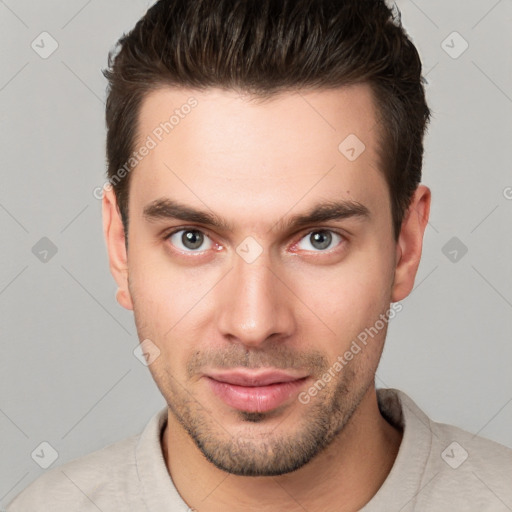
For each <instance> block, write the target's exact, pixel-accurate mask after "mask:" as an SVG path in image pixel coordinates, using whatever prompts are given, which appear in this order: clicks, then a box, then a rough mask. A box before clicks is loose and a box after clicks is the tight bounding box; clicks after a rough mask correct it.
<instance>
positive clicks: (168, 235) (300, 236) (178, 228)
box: [163, 226, 348, 254]
mask: <svg viewBox="0 0 512 512" xmlns="http://www.w3.org/2000/svg"><path fill="white" fill-rule="evenodd" d="M188 230H190V231H198V232H200V233H202V234H203V235H204V236H205V237H207V238H209V239H210V241H211V242H212V243H213V244H214V245H217V246H218V247H221V244H219V243H218V242H215V241H214V240H213V238H212V237H211V236H210V235H209V234H208V233H207V231H206V230H205V229H204V228H201V227H199V226H175V227H173V228H170V229H169V230H167V231H165V232H164V234H163V239H164V240H169V239H170V238H171V236H172V235H175V234H176V233H179V232H180V231H188ZM321 231H328V232H330V233H334V234H335V235H338V236H339V237H341V238H342V241H341V242H340V243H339V244H338V245H337V246H335V247H334V248H333V249H329V250H326V251H308V252H315V253H319V254H321V253H326V254H327V253H331V252H333V251H335V250H336V248H337V247H338V246H340V245H341V244H342V243H344V242H347V241H348V236H347V234H346V233H343V232H340V231H339V230H337V229H334V228H329V227H314V228H307V230H303V231H301V232H300V233H299V234H298V235H295V236H293V239H294V240H295V241H294V242H292V247H293V248H294V247H295V246H296V245H297V244H298V243H299V242H300V241H301V240H303V239H304V238H305V237H306V236H308V235H311V234H312V233H317V232H321ZM176 250H179V251H180V249H178V248H176ZM207 250H209V249H205V250H203V251H191V250H189V251H180V252H187V253H191V254H192V253H194V254H201V253H202V252H206V251H207Z"/></svg>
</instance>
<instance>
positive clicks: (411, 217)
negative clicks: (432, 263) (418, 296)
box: [391, 185, 431, 302]
mask: <svg viewBox="0 0 512 512" xmlns="http://www.w3.org/2000/svg"><path fill="white" fill-rule="evenodd" d="M430 199H431V194H430V189H429V188H428V187H425V186H424V185H420V186H419V187H418V188H417V189H416V192H415V193H414V195H413V197H412V200H411V204H410V206H409V208H408V210H407V212H406V214H405V216H404V220H403V222H402V227H401V229H400V235H399V237H398V241H397V245H396V267H395V280H394V283H393V292H392V298H391V301H392V302H398V301H400V300H402V299H405V297H407V295H409V293H411V290H412V289H413V286H414V279H415V277H416V272H417V271H418V266H419V264H420V258H421V249H422V247H423V234H424V233H425V228H426V226H427V222H428V217H429V214H430Z"/></svg>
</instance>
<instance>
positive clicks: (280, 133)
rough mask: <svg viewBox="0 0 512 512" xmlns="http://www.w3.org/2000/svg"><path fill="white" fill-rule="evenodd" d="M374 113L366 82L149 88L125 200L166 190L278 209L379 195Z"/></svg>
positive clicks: (382, 188) (198, 201)
mask: <svg viewBox="0 0 512 512" xmlns="http://www.w3.org/2000/svg"><path fill="white" fill-rule="evenodd" d="M376 119H377V117H376V112H375V107H374V101H373V95H372V91H371V89H370V87H369V86H368V85H366V84H359V85H356V86H350V87H344V88H339V89H332V90H318V91H295V92H286V93H279V94H278V95H276V96H273V97H271V98H268V99H265V100H260V99H256V98H254V97H250V96H247V95H246V96H241V95H240V94H238V93H237V92H235V91H225V90H219V89H209V90H206V91H197V90H192V89H175V88H163V89H161V90H158V91H154V92H152V93H150V94H149V95H148V96H147V97H146V98H145V100H144V102H143V104H142V106H141V110H140V115H139V124H138V137H137V139H138V140H137V142H136V145H135V146H136V149H137V148H140V147H141V146H144V145H148V146H151V150H150V151H149V152H148V154H147V155H146V156H145V157H144V158H143V159H142V160H141V161H140V163H138V164H137V166H136V169H135V170H134V171H132V178H131V179H132V181H131V186H130V204H131V205H132V200H133V202H134V203H135V204H134V205H133V206H134V207H135V208H138V209H139V210H140V209H141V208H142V207H143V206H144V204H147V203H148V202H150V201H152V200H155V199H157V198H159V197H165V196H167V197H173V198H175V199H179V200H180V201H181V202H186V203H188V204H191V205H196V206H202V207H203V208H204V206H205V205H206V206H207V207H208V208H211V209H212V210H215V207H216V206H220V205H222V207H223V209H224V210H228V209H229V207H230V206H231V207H232V210H233V211H232V213H233V214H236V213H238V214H240V213H243V212H244V210H246V209H248V208H251V209H252V210H254V211H260V212H261V211H266V212H269V213H270V212H271V211H272V209H273V208H274V207H275V205H280V209H281V211H280V212H279V213H280V214H281V215H282V214H283V210H287V208H292V207H293V205H294V204H297V203H298V202H301V203H302V206H303V207H304V208H307V206H308V202H309V203H311V204H312V203H313V202H315V201H317V200H318V198H322V199H325V200H329V199H340V198H346V199H352V200H356V201H359V202H361V203H363V204H364V203H376V202H377V203H378V202H379V201H380V202H382V201H383V196H385V197H387V192H386V184H385V180H384V177H383V175H382V173H381V171H380V170H379V165H378V156H377V144H378V136H379V127H378V125H377V123H376ZM150 141H151V142H150ZM130 211H133V210H132V207H131V206H130Z"/></svg>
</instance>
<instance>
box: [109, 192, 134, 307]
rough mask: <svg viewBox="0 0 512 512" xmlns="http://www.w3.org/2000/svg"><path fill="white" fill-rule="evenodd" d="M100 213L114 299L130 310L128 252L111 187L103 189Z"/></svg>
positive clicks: (131, 304)
mask: <svg viewBox="0 0 512 512" xmlns="http://www.w3.org/2000/svg"><path fill="white" fill-rule="evenodd" d="M102 214H103V234H104V236H105V242H106V245H107V252H108V259H109V266H110V272H111V274H112V276H113V277H114V279H115V281H116V283H117V285H118V287H119V289H118V290H117V293H116V300H117V302H119V304H120V305H121V306H123V307H124V308H126V309H129V310H132V309H133V303H132V299H131V295H130V290H129V287H128V254H127V252H126V244H125V233H124V227H123V223H122V219H121V215H120V213H119V209H118V207H117V199H116V196H115V193H114V191H113V189H112V187H109V188H108V189H106V190H104V193H103V200H102Z"/></svg>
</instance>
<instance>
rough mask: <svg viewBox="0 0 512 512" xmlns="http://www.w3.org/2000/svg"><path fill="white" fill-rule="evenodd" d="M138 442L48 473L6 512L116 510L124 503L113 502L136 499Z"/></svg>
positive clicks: (124, 442) (133, 440) (115, 446)
mask: <svg viewBox="0 0 512 512" xmlns="http://www.w3.org/2000/svg"><path fill="white" fill-rule="evenodd" d="M138 439H139V435H136V436H132V437H129V438H127V439H124V440H122V441H118V442H116V443H113V444H110V445H108V446H106V447H104V448H101V449H99V450H96V451H94V452H92V453H89V454H87V455H84V456H83V457H79V458H76V459H74V460H71V461H69V462H67V463H65V464H62V465H61V466H58V467H55V468H52V469H50V470H48V471H46V472H45V473H44V474H43V475H41V476H40V477H39V478H37V479H36V480H35V481H34V482H32V483H31V484H30V485H29V486H28V487H27V488H26V489H24V490H23V491H22V492H21V493H20V494H19V495H18V496H17V497H16V498H15V499H14V500H13V501H12V502H11V503H10V504H9V505H8V506H7V512H22V511H23V512H27V511H31V512H32V511H34V512H35V511H37V512H46V511H48V512H50V511H51V512H61V511H62V512H64V511H65V512H73V511H75V510H76V511H78V510H80V511H87V510H95V511H97V510H98V509H99V510H103V511H105V512H106V511H107V510H115V509H116V506H122V505H123V504H124V503H123V502H119V503H116V502H115V501H113V500H115V499H121V498H119V497H123V496H125V497H127V498H128V497H129V496H130V495H131V494H133V495H134V496H135V495H137V488H136V487H137V485H134V483H135V484H136V483H137V481H138V478H137V469H136V459H135V448H136V445H137V441H138ZM134 487H135V488H134ZM107 497H108V498H107ZM102 505H103V506H102ZM114 505H115V506H114Z"/></svg>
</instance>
